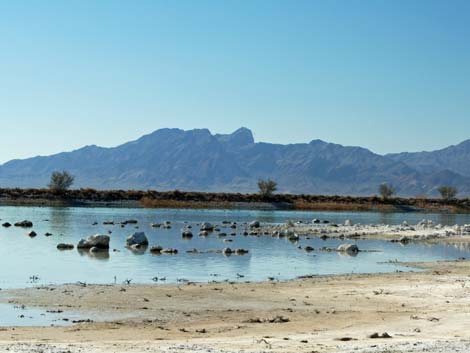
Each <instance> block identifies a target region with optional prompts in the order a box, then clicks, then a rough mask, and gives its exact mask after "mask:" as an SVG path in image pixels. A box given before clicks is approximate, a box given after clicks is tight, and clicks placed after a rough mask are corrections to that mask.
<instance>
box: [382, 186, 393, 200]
mask: <svg viewBox="0 0 470 353" xmlns="http://www.w3.org/2000/svg"><path fill="white" fill-rule="evenodd" d="M395 192H396V190H395V187H394V186H393V185H388V184H387V183H383V184H381V185H380V186H379V194H380V196H382V198H383V199H384V200H385V199H388V198H389V197H392V196H393V195H394V194H395Z"/></svg>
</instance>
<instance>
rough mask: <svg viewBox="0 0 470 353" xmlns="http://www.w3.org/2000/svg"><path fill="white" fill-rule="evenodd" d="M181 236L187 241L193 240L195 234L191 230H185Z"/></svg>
mask: <svg viewBox="0 0 470 353" xmlns="http://www.w3.org/2000/svg"><path fill="white" fill-rule="evenodd" d="M181 236H182V237H183V238H185V239H191V238H192V237H193V233H191V232H190V231H189V230H185V231H184V232H183V233H182V234H181Z"/></svg>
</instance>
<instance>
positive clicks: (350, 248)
mask: <svg viewBox="0 0 470 353" xmlns="http://www.w3.org/2000/svg"><path fill="white" fill-rule="evenodd" d="M337 250H338V251H340V252H347V253H353V254H355V253H357V252H359V248H358V247H357V245H356V244H341V245H340V246H338V249H337Z"/></svg>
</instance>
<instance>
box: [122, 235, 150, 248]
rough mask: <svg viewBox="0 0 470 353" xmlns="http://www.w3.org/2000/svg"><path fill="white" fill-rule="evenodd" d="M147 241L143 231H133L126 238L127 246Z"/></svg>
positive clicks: (144, 243) (143, 243)
mask: <svg viewBox="0 0 470 353" xmlns="http://www.w3.org/2000/svg"><path fill="white" fill-rule="evenodd" d="M148 243H149V241H148V239H147V236H146V235H145V233H144V232H135V233H134V234H132V235H129V236H128V237H127V239H126V244H127V246H132V245H136V244H137V245H148Z"/></svg>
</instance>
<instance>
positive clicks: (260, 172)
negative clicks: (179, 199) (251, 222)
mask: <svg viewBox="0 0 470 353" xmlns="http://www.w3.org/2000/svg"><path fill="white" fill-rule="evenodd" d="M469 145H470V143H469V141H466V142H464V143H463V144H461V145H458V146H452V147H449V149H456V150H449V151H447V152H443V151H446V150H441V151H436V152H428V153H427V154H425V158H424V157H423V158H418V154H396V155H388V156H381V155H378V154H375V153H373V152H371V151H369V150H367V149H364V148H361V147H345V146H341V145H337V144H332V143H327V142H324V141H320V140H314V141H312V142H310V143H300V144H290V145H280V144H270V143H260V142H255V141H254V139H253V135H252V133H251V131H250V130H248V129H246V128H241V129H239V130H237V131H235V132H234V133H232V134H229V135H221V134H216V135H212V134H211V133H210V131H209V130H207V129H196V130H190V131H183V130H179V129H161V130H157V131H155V132H153V133H151V134H149V135H145V136H143V137H141V138H140V139H138V140H136V141H132V142H128V143H125V144H123V145H120V146H117V147H114V148H103V147H97V146H87V147H84V148H81V149H79V150H76V151H73V152H66V153H59V154H56V155H52V156H45V157H34V158H29V159H25V160H13V161H10V162H8V163H5V164H4V165H2V166H0V187H44V186H45V185H47V183H48V180H49V176H50V174H51V172H52V171H55V170H68V171H70V172H71V173H72V174H74V175H75V176H76V185H75V186H76V187H92V188H97V189H141V190H145V189H157V190H173V189H181V190H194V191H220V192H253V191H256V189H257V186H256V183H257V181H258V180H259V179H261V178H272V179H275V180H276V181H277V182H278V184H279V191H280V192H286V193H314V194H330V195H331V194H338V195H344V194H348V195H373V194H375V193H376V192H377V188H378V185H379V184H380V183H383V182H387V183H391V184H394V185H395V186H396V187H397V189H398V191H399V195H402V196H416V195H424V194H427V195H430V196H432V195H436V189H437V187H439V186H440V185H443V184H450V185H455V186H457V187H458V188H459V190H460V191H461V194H460V195H461V196H465V195H470V171H469V169H468V168H470V167H469V166H470V163H469V161H470V155H469V153H468V151H469ZM454 151H459V153H458V156H457V152H454ZM465 151H466V152H465ZM433 153H438V156H437V157H435V158H436V160H437V161H436V162H435V163H434V162H433V158H434V157H432V154H433ZM465 153H466V154H465ZM444 162H445V163H444ZM464 164H465V166H463V165H464ZM439 166H440V167H439Z"/></svg>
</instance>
